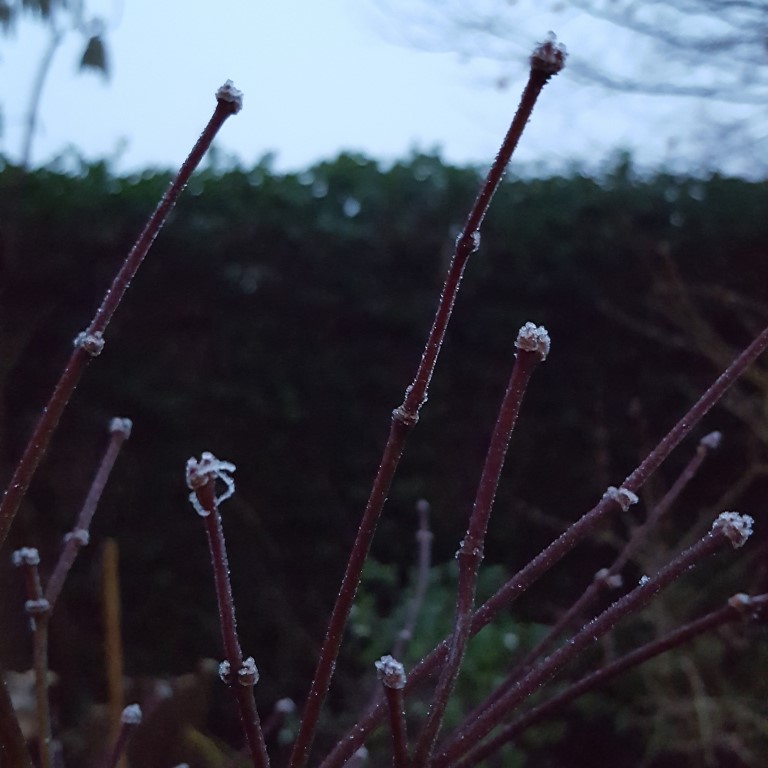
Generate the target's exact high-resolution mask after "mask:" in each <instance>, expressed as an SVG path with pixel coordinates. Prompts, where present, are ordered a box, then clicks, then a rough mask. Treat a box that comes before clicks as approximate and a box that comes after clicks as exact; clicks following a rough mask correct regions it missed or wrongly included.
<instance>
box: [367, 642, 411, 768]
mask: <svg viewBox="0 0 768 768" xmlns="http://www.w3.org/2000/svg"><path fill="white" fill-rule="evenodd" d="M375 666H376V673H377V676H378V678H379V680H380V681H381V686H382V688H383V690H384V699H385V701H386V705H387V713H388V714H389V731H390V735H391V736H392V764H393V766H394V768H408V766H409V760H408V734H407V729H406V725H405V700H404V699H403V688H404V687H405V680H406V677H405V669H404V668H403V665H402V664H401V663H400V662H399V661H397V659H395V658H393V657H392V656H382V657H381V658H380V659H379V660H378V661H377V662H376V665H375Z"/></svg>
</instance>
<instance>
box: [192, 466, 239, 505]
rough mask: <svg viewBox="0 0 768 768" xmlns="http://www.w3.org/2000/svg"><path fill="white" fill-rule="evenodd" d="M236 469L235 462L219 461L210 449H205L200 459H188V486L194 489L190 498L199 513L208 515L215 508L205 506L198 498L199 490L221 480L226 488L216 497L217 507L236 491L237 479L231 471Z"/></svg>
mask: <svg viewBox="0 0 768 768" xmlns="http://www.w3.org/2000/svg"><path fill="white" fill-rule="evenodd" d="M236 469H237V467H235V465H234V464H232V463H231V462H229V461H219V459H217V458H216V457H215V456H214V455H213V454H212V453H210V452H209V451H203V453H202V455H201V456H200V461H198V460H197V459H195V458H194V457H192V458H190V459H189V460H188V461H187V470H186V476H187V487H188V488H189V489H190V490H191V491H192V493H190V494H189V500H190V502H191V503H192V506H193V507H194V508H195V511H196V512H197V514H198V515H200V516H201V517H208V515H210V514H211V512H212V511H213V509H206V508H205V507H203V505H202V504H201V503H200V501H199V499H198V495H197V492H198V491H199V490H200V489H201V488H203V487H204V486H206V485H207V484H208V483H212V482H215V481H216V480H221V482H222V483H224V485H225V490H224V492H223V493H222V494H221V495H220V496H216V497H215V498H214V504H213V506H214V507H217V506H218V505H219V504H221V502H222V501H224V500H225V499H228V498H229V497H230V496H231V495H232V494H233V493H234V492H235V481H234V480H233V479H232V475H231V473H232V472H234V471H235V470H236Z"/></svg>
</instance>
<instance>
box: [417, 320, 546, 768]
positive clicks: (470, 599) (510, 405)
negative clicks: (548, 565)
mask: <svg viewBox="0 0 768 768" xmlns="http://www.w3.org/2000/svg"><path fill="white" fill-rule="evenodd" d="M539 331H540V332H541V333H540V336H541V338H542V349H541V350H540V351H529V350H527V349H523V348H521V349H520V351H519V352H518V355H517V359H516V360H515V365H514V368H513V369H512V375H511V376H510V379H509V384H508V385H507V390H506V392H505V394H504V398H503V400H502V403H501V408H500V409H499V415H498V418H497V420H496V425H495V426H494V429H493V434H492V435H491V440H490V444H489V446H488V453H487V455H486V459H485V466H484V467H483V472H482V475H481V477H480V484H479V487H478V490H477V495H476V497H475V503H474V507H473V508H472V514H471V515H470V519H469V527H468V529H467V533H466V535H465V536H464V539H463V540H462V542H461V545H460V546H459V551H458V552H457V553H456V557H457V559H458V562H459V580H458V588H457V595H456V614H455V618H454V626H453V634H452V635H451V639H450V643H449V647H448V656H447V658H446V661H445V664H444V665H443V667H442V670H441V672H440V678H439V679H438V682H437V687H436V689H435V693H434V696H433V698H432V703H431V704H430V708H429V713H428V715H427V719H426V721H425V723H424V726H423V728H422V731H421V733H420V734H419V738H418V741H417V742H416V747H415V749H414V753H413V764H414V765H416V766H421V765H427V763H428V762H429V759H430V757H431V755H432V749H433V748H434V744H435V740H436V739H437V734H438V732H439V730H440V726H441V724H442V721H443V716H444V714H445V708H446V707H447V706H448V701H449V699H450V697H451V694H452V693H453V689H454V686H455V684H456V679H457V677H458V675H459V669H460V668H461V662H462V660H463V658H464V652H465V650H466V647H467V641H468V640H469V633H470V628H471V624H472V610H473V608H474V606H475V593H476V589H477V574H478V571H479V570H480V563H481V562H482V559H483V548H484V546H485V536H486V532H487V530H488V522H489V520H490V516H491V510H492V509H493V502H494V499H495V498H496V489H497V488H498V485H499V479H500V477H501V470H502V468H503V466H504V459H505V457H506V455H507V448H508V446H509V441H510V438H511V437H512V431H513V429H514V428H515V424H516V422H517V416H518V414H519V412H520V406H521V405H522V402H523V396H524V395H525V390H526V388H527V386H528V382H529V380H530V378H531V375H532V374H533V371H534V369H535V367H536V365H537V364H538V363H539V361H541V360H543V359H544V358H545V357H546V354H547V351H548V350H549V337H548V336H547V335H546V331H544V329H543V328H541V329H536V328H535V326H534V325H533V324H532V323H528V324H526V325H525V326H523V328H522V329H521V331H520V336H519V337H518V340H517V342H516V343H517V346H518V347H520V346H521V339H522V338H523V337H524V333H525V332H527V333H528V335H529V336H531V335H533V334H534V333H538V332H539Z"/></svg>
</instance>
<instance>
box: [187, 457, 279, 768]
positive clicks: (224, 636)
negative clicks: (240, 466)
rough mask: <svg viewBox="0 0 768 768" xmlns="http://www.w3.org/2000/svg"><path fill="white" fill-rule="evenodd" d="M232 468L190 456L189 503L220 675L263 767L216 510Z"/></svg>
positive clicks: (251, 665)
mask: <svg viewBox="0 0 768 768" xmlns="http://www.w3.org/2000/svg"><path fill="white" fill-rule="evenodd" d="M234 471H235V466H234V464H230V463H229V462H227V461H219V460H218V459H217V458H216V457H215V456H214V455H213V454H211V453H208V452H204V453H203V454H202V456H201V457H200V460H199V461H197V460H196V459H194V458H192V459H190V460H189V461H188V462H187V470H186V476H187V485H188V486H189V488H190V489H191V491H192V493H191V494H190V496H189V498H190V501H191V502H192V505H193V507H194V508H195V510H196V511H197V513H198V514H199V515H200V517H201V518H202V520H203V523H204V524H205V532H206V534H207V536H208V547H209V549H210V553H211V565H212V567H213V579H214V583H215V586H216V600H217V602H218V606H219V624H220V627H221V640H222V645H223V646H224V661H222V662H221V664H220V665H219V675H220V677H221V679H222V680H223V681H224V682H225V683H226V684H227V685H232V684H233V683H234V685H233V687H232V691H233V693H234V696H235V699H236V701H237V705H238V708H239V711H240V722H241V723H242V726H243V732H244V733H245V738H246V740H247V742H248V748H249V749H250V752H251V760H252V761H253V765H254V768H268V766H269V757H268V756H267V747H266V745H265V743H264V734H263V733H262V730H261V722H260V721H259V713H258V712H257V711H256V702H255V700H254V697H253V688H254V686H255V685H256V683H257V682H258V680H259V671H258V669H256V663H255V662H254V660H253V658H252V657H248V658H247V659H244V658H243V652H242V650H241V648H240V640H239V638H238V636H237V619H236V617H235V602H234V600H233V598H232V585H231V584H230V581H229V562H228V559H227V549H226V544H225V542H224V529H223V527H222V524H221V515H220V514H219V504H220V503H221V502H222V501H223V500H224V499H227V498H229V497H230V496H231V495H232V494H233V493H234V490H235V484H234V480H233V479H232V476H231V473H232V472H234ZM217 480H219V481H221V482H223V483H224V484H225V486H226V490H225V491H224V492H223V493H222V494H221V495H220V496H217V495H216V488H215V483H216V481H217Z"/></svg>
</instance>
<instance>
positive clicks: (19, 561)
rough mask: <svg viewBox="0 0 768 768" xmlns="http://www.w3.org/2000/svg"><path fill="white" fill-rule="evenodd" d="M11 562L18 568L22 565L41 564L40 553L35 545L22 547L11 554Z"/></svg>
mask: <svg viewBox="0 0 768 768" xmlns="http://www.w3.org/2000/svg"><path fill="white" fill-rule="evenodd" d="M11 562H12V563H13V564H14V565H15V566H16V567H17V568H18V567H19V566H20V565H39V564H40V553H39V552H38V551H37V549H36V548H35V547H22V548H21V549H17V550H16V551H15V552H14V553H13V555H11Z"/></svg>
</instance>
